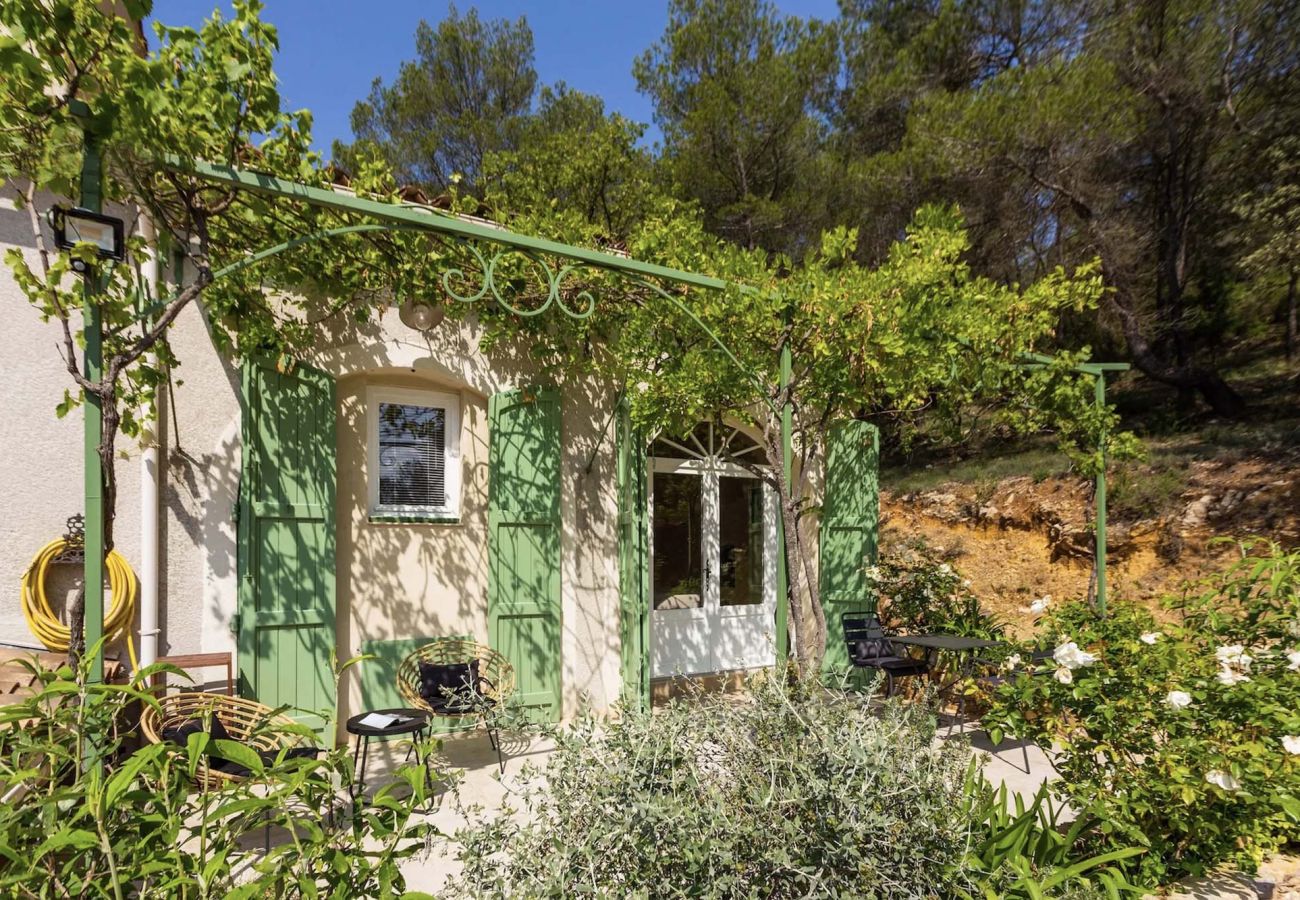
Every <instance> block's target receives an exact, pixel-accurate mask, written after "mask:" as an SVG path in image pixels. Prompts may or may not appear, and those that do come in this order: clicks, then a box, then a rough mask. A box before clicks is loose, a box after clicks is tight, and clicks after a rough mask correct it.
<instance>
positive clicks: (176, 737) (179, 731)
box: [162, 715, 235, 747]
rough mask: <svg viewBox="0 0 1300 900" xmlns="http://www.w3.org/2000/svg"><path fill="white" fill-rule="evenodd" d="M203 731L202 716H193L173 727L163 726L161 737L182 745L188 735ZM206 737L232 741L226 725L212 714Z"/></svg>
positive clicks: (187, 738) (187, 739) (186, 740)
mask: <svg viewBox="0 0 1300 900" xmlns="http://www.w3.org/2000/svg"><path fill="white" fill-rule="evenodd" d="M201 731H203V717H202V716H193V717H191V718H189V719H186V720H185V721H184V722H182V723H181V724H180V725H177V726H175V727H173V728H164V729H163V730H162V738H163V740H164V741H167V742H168V743H171V744H180V745H181V746H182V747H184V746H185V744H186V743H187V742H188V741H189V739H190V735H192V734H198V733H200V732H201ZM208 737H210V738H212V740H214V741H233V740H235V739H234V738H233V737H231V736H230V732H229V731H227V730H226V725H225V723H224V722H222V721H221V719H220V718H218V717H217V716H216V715H213V716H212V719H211V724H210V725H209V726H208Z"/></svg>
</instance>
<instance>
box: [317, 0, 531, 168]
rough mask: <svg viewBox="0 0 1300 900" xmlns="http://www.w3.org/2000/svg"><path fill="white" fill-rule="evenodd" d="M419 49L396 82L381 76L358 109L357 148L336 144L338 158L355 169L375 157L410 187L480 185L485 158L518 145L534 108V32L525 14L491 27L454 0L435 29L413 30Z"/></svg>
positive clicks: (355, 118)
mask: <svg viewBox="0 0 1300 900" xmlns="http://www.w3.org/2000/svg"><path fill="white" fill-rule="evenodd" d="M415 52H416V58H415V59H414V60H412V61H408V62H404V63H402V66H401V69H400V71H399V72H398V74H397V78H396V79H395V80H394V81H393V83H392V84H391V85H385V84H383V83H382V82H381V81H380V80H379V79H375V82H374V84H373V85H372V86H371V88H370V96H369V97H368V98H367V99H365V100H363V101H360V102H358V103H357V105H356V106H355V107H354V108H353V110H352V131H353V133H354V134H355V135H356V139H357V140H356V143H355V144H353V145H352V146H351V147H349V146H346V145H343V144H340V143H338V142H336V143H335V145H334V156H335V157H336V158H337V159H339V160H340V161H341V162H343V163H345V164H348V163H351V164H353V165H355V163H356V159H357V155H358V154H368V153H378V154H379V156H380V157H381V158H382V159H384V161H385V162H386V163H387V164H388V166H389V167H390V168H391V169H392V170H393V173H394V174H395V175H396V177H397V178H398V179H399V180H400V181H402V182H403V183H405V184H420V185H424V186H425V187H428V188H431V189H433V190H435V191H445V190H446V189H447V188H449V187H450V186H451V185H452V184H453V182H454V180H455V179H457V178H461V179H464V181H465V184H466V185H467V186H468V187H470V188H471V189H476V188H477V186H478V183H479V178H480V175H481V173H482V170H483V162H484V159H485V158H486V157H487V155H488V154H490V153H493V152H497V151H501V150H509V149H511V148H513V147H515V146H516V145H517V143H518V140H519V129H520V128H521V127H522V125H523V123H524V120H525V118H526V117H527V115H528V113H529V112H530V110H531V107H532V102H533V94H534V92H535V91H536V89H537V72H536V70H535V69H534V68H533V32H532V29H530V28H529V27H528V23H527V21H525V19H524V18H523V17H522V16H520V17H519V18H518V19H516V20H515V21H513V22H511V21H507V20H491V21H486V22H485V21H484V20H482V19H480V18H479V15H478V12H477V11H475V10H474V9H470V10H469V11H468V12H466V13H465V14H463V15H462V14H461V13H460V12H458V11H457V9H456V7H455V5H454V4H453V5H452V6H451V7H450V8H449V10H448V13H447V15H446V17H445V18H443V19H442V21H440V22H439V23H438V24H437V26H433V25H430V24H429V23H428V22H425V21H421V22H420V24H419V25H418V26H417V27H416V31H415Z"/></svg>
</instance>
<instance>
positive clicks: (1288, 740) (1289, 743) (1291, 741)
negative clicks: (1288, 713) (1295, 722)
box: [1282, 734, 1300, 756]
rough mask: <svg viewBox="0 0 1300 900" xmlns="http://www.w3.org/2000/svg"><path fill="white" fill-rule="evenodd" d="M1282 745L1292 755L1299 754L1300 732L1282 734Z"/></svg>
mask: <svg viewBox="0 0 1300 900" xmlns="http://www.w3.org/2000/svg"><path fill="white" fill-rule="evenodd" d="M1282 746H1283V747H1284V748H1286V752H1287V753H1290V754H1291V755H1292V756H1300V734H1287V735H1283V737H1282Z"/></svg>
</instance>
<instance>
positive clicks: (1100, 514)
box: [1093, 370, 1107, 616]
mask: <svg viewBox="0 0 1300 900" xmlns="http://www.w3.org/2000/svg"><path fill="white" fill-rule="evenodd" d="M1093 378H1094V379H1095V380H1094V385H1095V388H1096V404H1097V411H1098V412H1101V411H1103V410H1104V409H1105V408H1106V373H1105V372H1104V371H1101V370H1098V371H1097V372H1096V374H1095V375H1094V376H1093ZM1106 440H1107V436H1106V427H1105V425H1104V424H1103V425H1102V430H1101V434H1100V435H1099V436H1098V442H1097V486H1096V490H1095V491H1094V496H1095V498H1096V503H1097V535H1096V537H1097V545H1096V550H1095V551H1094V554H1095V556H1096V566H1097V613H1098V614H1099V615H1103V616H1104V615H1106Z"/></svg>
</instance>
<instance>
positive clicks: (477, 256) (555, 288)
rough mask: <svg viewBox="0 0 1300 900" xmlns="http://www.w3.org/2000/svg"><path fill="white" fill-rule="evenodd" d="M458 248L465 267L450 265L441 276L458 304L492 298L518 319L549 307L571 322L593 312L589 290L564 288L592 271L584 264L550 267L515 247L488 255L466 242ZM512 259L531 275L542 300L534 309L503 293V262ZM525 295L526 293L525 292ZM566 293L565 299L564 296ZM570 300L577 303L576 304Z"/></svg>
mask: <svg viewBox="0 0 1300 900" xmlns="http://www.w3.org/2000/svg"><path fill="white" fill-rule="evenodd" d="M456 243H457V245H458V246H459V248H460V249H461V250H463V251H465V252H466V253H467V254H468V255H469V257H470V263H469V265H467V266H452V267H449V268H447V269H446V270H445V271H443V273H442V279H441V282H442V289H443V291H445V292H446V294H447V296H448V297H451V298H452V299H453V300H456V301H458V302H460V303H477V302H478V301H480V300H482V299H483V298H484V297H486V296H488V295H491V296H492V299H494V300H495V301H496V302H497V305H499V306H500V307H501V308H502V309H504V310H505V311H506V312H509V313H512V314H514V315H517V316H525V317H531V316H539V315H541V314H542V313H544V312H546V311H547V310H548V309H550V308H551V307H552V306H556V307H558V308H559V310H560V311H561V312H562V313H564V314H565V315H566V316H569V317H570V318H573V319H585V318H587V317H588V316H590V315H591V314H592V313H594V312H595V311H596V298H595V297H594V296H593V295H592V293H591V290H590V289H588V288H580V289H578V290H576V291H575V290H569V291H566V289H565V281H566V279H570V278H571V277H572V276H573V275H574V274H575V273H576V272H579V271H581V270H582V269H585V268H591V267H590V266H587V265H584V264H581V263H579V264H568V265H563V266H552V265H551V264H550V263H548V262H547V261H546V259H545V258H544V257H542V256H540V255H538V254H536V253H533V252H532V251H530V250H523V249H520V248H518V247H502V248H501V249H498V250H496V251H495V252H494V253H492V254H491V255H490V256H489V255H486V254H484V253H483V251H481V250H480V249H479V248H478V247H476V246H475V245H474V244H472V243H470V242H468V241H457V242H456ZM512 257H519V258H522V260H523V261H524V263H525V265H524V269H525V271H529V272H531V273H533V277H534V279H535V282H536V286H537V287H539V288H540V289H541V290H540V291H539V292H538V293H539V295H543V296H544V299H543V300H542V302H541V303H539V304H537V305H535V306H520V305H519V304H518V303H516V302H515V301H514V300H513V299H509V298H508V297H507V294H508V293H510V294H513V293H515V292H514V291H509V290H503V289H502V284H501V283H500V279H501V278H503V277H505V276H504V273H503V269H502V264H503V262H506V261H507V260H509V259H510V258H512ZM524 293H525V294H526V293H528V292H524ZM566 294H567V297H566ZM573 301H577V302H576V303H575V302H573Z"/></svg>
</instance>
